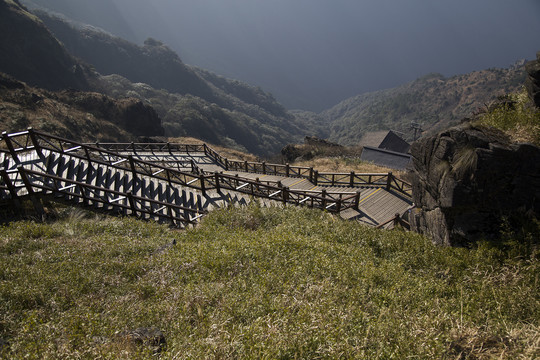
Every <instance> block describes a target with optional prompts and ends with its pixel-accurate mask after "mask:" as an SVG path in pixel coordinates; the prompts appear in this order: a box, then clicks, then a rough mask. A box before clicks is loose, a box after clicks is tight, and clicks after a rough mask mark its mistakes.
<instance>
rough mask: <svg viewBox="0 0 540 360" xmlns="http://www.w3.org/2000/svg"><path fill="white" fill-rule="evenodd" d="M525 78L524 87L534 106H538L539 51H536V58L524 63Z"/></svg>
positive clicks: (539, 88) (539, 86)
mask: <svg viewBox="0 0 540 360" xmlns="http://www.w3.org/2000/svg"><path fill="white" fill-rule="evenodd" d="M525 69H526V70H527V74H528V76H527V80H526V81H525V87H526V88H527V91H528V93H529V96H530V97H531V99H532V101H533V102H534V104H535V105H536V107H540V51H539V52H537V53H536V60H533V61H529V62H528V63H527V64H526V65H525Z"/></svg>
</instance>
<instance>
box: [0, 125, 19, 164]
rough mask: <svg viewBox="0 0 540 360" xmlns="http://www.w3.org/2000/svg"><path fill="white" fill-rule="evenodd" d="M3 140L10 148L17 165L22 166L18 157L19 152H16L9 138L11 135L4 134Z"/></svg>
mask: <svg viewBox="0 0 540 360" xmlns="http://www.w3.org/2000/svg"><path fill="white" fill-rule="evenodd" d="M2 139H4V141H5V143H6V145H7V147H8V150H9V153H10V154H11V157H12V158H13V160H15V163H16V164H20V163H21V161H20V160H19V157H18V156H17V152H16V151H15V148H14V147H13V142H11V138H10V137H9V134H8V133H7V131H3V132H2Z"/></svg>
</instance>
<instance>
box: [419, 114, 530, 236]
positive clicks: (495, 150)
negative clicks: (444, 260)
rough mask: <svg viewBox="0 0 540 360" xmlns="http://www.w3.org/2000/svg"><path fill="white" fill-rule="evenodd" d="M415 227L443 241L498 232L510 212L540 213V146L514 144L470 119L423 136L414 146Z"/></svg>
mask: <svg viewBox="0 0 540 360" xmlns="http://www.w3.org/2000/svg"><path fill="white" fill-rule="evenodd" d="M411 154H412V157H413V166H414V170H413V172H414V180H413V197H414V202H415V204H416V205H417V207H418V208H420V209H421V210H420V211H419V212H418V213H417V214H416V216H415V219H414V221H412V223H413V227H415V228H416V230H417V231H418V232H420V233H424V234H426V235H428V236H430V237H432V239H433V241H434V242H435V243H437V244H441V245H451V246H459V245H466V244H469V243H472V242H475V241H477V240H479V239H482V238H485V239H490V238H494V237H497V236H498V234H499V233H500V226H501V224H502V222H503V219H504V218H505V217H506V216H509V215H516V214H518V213H519V214H522V215H523V216H529V217H530V216H535V217H538V215H539V214H540V148H538V147H536V146H533V145H529V144H510V143H509V142H508V141H507V140H506V138H505V136H504V135H503V134H502V133H499V132H498V131H496V130H493V129H486V128H474V127H472V126H471V125H470V124H463V125H461V126H459V127H456V128H452V129H449V130H447V131H444V132H442V133H440V134H438V135H436V136H433V137H429V138H424V139H421V140H419V141H418V142H416V143H414V144H413V146H412V148H411Z"/></svg>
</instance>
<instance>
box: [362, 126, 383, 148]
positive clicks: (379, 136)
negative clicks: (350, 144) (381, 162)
mask: <svg viewBox="0 0 540 360" xmlns="http://www.w3.org/2000/svg"><path fill="white" fill-rule="evenodd" d="M387 135H388V131H386V130H385V131H371V132H367V133H365V134H364V136H362V138H361V139H360V142H359V144H360V145H361V146H372V147H379V145H380V144H381V143H382V142H383V140H384V138H385V137H386V136H387Z"/></svg>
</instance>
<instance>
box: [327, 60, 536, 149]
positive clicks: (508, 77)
mask: <svg viewBox="0 0 540 360" xmlns="http://www.w3.org/2000/svg"><path fill="white" fill-rule="evenodd" d="M525 77H526V73H525V69H524V61H519V62H518V63H517V64H516V65H515V66H512V67H510V68H507V69H498V68H492V69H487V70H480V71H474V72H472V73H468V74H461V75H455V76H451V77H445V76H443V75H442V74H438V73H430V74H427V75H425V76H423V77H420V78H418V79H416V80H414V81H411V82H409V83H406V84H403V85H401V86H398V87H395V88H391V89H385V90H380V91H376V92H369V93H364V94H359V95H357V96H354V97H351V98H349V99H346V100H344V101H342V102H341V103H339V104H337V105H335V106H334V107H332V108H330V109H328V110H325V111H323V112H322V113H321V114H319V116H320V117H321V118H322V119H323V121H326V122H328V123H330V124H331V125H330V134H329V140H330V141H334V142H338V143H340V144H343V145H355V144H356V143H357V142H355V141H358V140H359V139H360V138H361V137H362V135H363V134H365V133H366V132H369V131H378V130H390V129H393V130H397V131H400V132H402V133H405V134H406V135H408V140H412V138H411V134H410V127H411V123H412V122H414V123H417V124H419V125H421V126H422V128H423V130H424V131H425V132H427V133H433V132H435V131H437V130H441V129H443V128H447V127H450V126H451V125H454V124H456V123H458V122H459V121H461V120H462V119H463V118H466V117H470V116H472V114H473V113H474V112H475V111H477V110H478V109H479V108H481V107H485V106H487V105H489V104H490V103H491V102H493V101H495V100H496V99H497V98H498V97H499V96H503V95H505V94H507V93H510V92H517V91H519V90H520V88H521V87H522V86H523V84H524V81H525Z"/></svg>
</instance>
